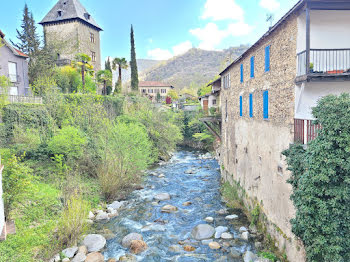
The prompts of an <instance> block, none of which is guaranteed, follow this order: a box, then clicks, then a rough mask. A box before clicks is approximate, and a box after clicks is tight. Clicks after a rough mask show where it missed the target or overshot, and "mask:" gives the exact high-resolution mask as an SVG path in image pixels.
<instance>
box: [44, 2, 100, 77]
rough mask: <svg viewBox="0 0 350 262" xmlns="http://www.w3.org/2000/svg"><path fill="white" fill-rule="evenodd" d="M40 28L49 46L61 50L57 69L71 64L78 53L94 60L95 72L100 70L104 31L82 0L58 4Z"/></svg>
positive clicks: (58, 54) (92, 61) (58, 55)
mask: <svg viewBox="0 0 350 262" xmlns="http://www.w3.org/2000/svg"><path fill="white" fill-rule="evenodd" d="M40 24H41V25H42V26H43V27H44V37H45V42H46V44H48V45H53V46H55V47H56V48H57V49H58V50H59V52H58V53H57V65H59V66H61V65H67V64H70V63H71V61H72V60H74V57H75V55H76V54H77V53H84V54H87V55H89V56H90V57H91V63H92V65H93V67H94V71H95V72H97V71H99V70H101V49H100V32H101V31H102V28H101V27H100V26H99V25H98V24H97V23H96V21H95V20H94V18H93V17H92V16H91V14H90V13H88V12H87V11H86V9H85V8H84V6H83V5H82V4H81V3H80V2H79V0H59V1H58V2H57V3H56V5H55V6H54V7H53V8H52V9H51V10H50V12H49V13H48V14H47V15H46V16H45V17H44V19H43V20H42V21H41V22H40Z"/></svg>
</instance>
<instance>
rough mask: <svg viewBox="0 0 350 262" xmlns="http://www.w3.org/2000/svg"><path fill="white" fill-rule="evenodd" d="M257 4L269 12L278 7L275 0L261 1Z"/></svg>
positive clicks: (278, 4)
mask: <svg viewBox="0 0 350 262" xmlns="http://www.w3.org/2000/svg"><path fill="white" fill-rule="evenodd" d="M259 4H260V6H261V7H262V8H265V9H267V10H269V11H270V12H273V11H276V10H277V9H278V8H279V7H280V3H279V2H278V1H277V0H261V1H260V3H259Z"/></svg>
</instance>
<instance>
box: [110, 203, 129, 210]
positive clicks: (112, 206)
mask: <svg viewBox="0 0 350 262" xmlns="http://www.w3.org/2000/svg"><path fill="white" fill-rule="evenodd" d="M126 203H127V202H126V201H114V202H113V203H112V204H109V205H107V208H113V209H117V210H118V209H120V208H122V207H123V206H125V205H126Z"/></svg>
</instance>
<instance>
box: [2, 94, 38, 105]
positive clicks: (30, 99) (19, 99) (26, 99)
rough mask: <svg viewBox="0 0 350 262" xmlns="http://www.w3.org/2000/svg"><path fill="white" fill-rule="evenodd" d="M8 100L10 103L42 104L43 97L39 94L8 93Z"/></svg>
mask: <svg viewBox="0 0 350 262" xmlns="http://www.w3.org/2000/svg"><path fill="white" fill-rule="evenodd" d="M8 101H9V102H10V103H26V104H42V103H43V98H42V97H39V96H16V95H9V96H8Z"/></svg>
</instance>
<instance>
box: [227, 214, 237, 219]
mask: <svg viewBox="0 0 350 262" xmlns="http://www.w3.org/2000/svg"><path fill="white" fill-rule="evenodd" d="M237 218H238V216H237V215H229V216H226V217H225V219H226V220H234V219H237Z"/></svg>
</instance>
